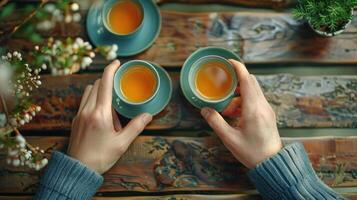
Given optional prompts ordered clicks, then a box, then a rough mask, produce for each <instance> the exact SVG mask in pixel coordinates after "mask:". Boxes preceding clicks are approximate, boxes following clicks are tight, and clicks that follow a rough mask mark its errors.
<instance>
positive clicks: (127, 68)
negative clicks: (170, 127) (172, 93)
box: [114, 60, 160, 106]
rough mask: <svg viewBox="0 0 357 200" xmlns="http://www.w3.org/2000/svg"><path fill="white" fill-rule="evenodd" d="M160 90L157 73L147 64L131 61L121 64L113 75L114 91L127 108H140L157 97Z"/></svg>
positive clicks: (140, 61) (152, 66)
mask: <svg viewBox="0 0 357 200" xmlns="http://www.w3.org/2000/svg"><path fill="white" fill-rule="evenodd" d="M159 88H160V78H159V74H158V71H157V70H156V68H155V67H154V65H152V64H151V63H149V62H146V61H143V60H132V61H129V62H127V63H125V64H123V65H122V66H121V67H120V68H119V69H118V70H117V71H116V73H115V75H114V91H115V94H116V96H117V97H118V98H119V99H120V101H122V102H124V103H125V104H127V105H129V106H142V105H145V104H147V103H149V102H150V101H152V100H153V98H154V97H155V96H156V95H157V93H158V90H159Z"/></svg>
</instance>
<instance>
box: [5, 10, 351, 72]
mask: <svg viewBox="0 0 357 200" xmlns="http://www.w3.org/2000/svg"><path fill="white" fill-rule="evenodd" d="M161 13H162V18H163V20H162V30H161V33H160V36H159V37H158V39H157V40H156V42H155V43H154V45H153V46H152V47H151V48H150V49H148V50H147V51H145V52H144V53H142V54H140V55H138V56H135V57H133V58H138V59H144V60H149V61H153V62H156V63H159V64H160V65H162V66H165V67H180V66H182V64H183V62H184V61H185V60H186V58H187V57H188V56H189V55H190V54H191V53H192V52H194V51H195V50H197V49H198V48H200V47H206V46H219V47H224V48H227V49H230V50H232V51H234V52H236V53H237V54H239V55H241V57H242V58H243V60H244V61H245V63H248V64H263V63H280V64H282V63H329V64H332V63H338V64H356V63H357V51H356V49H357V48H356V45H355V44H356V43H357V39H356V38H357V37H356V30H357V18H354V19H353V21H352V23H351V24H350V26H349V27H348V29H347V30H346V31H345V32H344V33H342V34H341V35H338V36H335V37H332V38H326V37H321V36H318V35H317V34H315V33H314V32H313V31H312V30H311V29H310V28H309V27H308V26H306V25H304V24H302V23H301V22H297V21H295V20H294V19H293V18H292V16H291V14H288V13H281V12H279V13H278V12H259V11H257V12H246V11H244V12H236V13H216V12H210V13H179V12H170V11H162V12H161ZM44 35H46V36H53V37H67V36H72V37H75V36H81V37H84V38H86V37H87V34H86V30H85V29H84V26H82V25H80V24H75V23H72V24H68V25H64V26H58V27H56V28H55V29H54V30H53V31H51V32H49V33H44ZM4 45H5V46H7V47H9V48H10V49H18V48H21V47H24V48H25V50H31V47H32V44H31V43H30V42H29V41H25V40H21V39H12V40H9V41H8V42H7V43H5V44H4ZM119 46H120V44H119ZM119 49H120V47H119ZM163 55H164V56H163ZM126 59H128V58H126ZM126 59H123V60H126ZM106 63H107V61H105V60H104V59H103V58H98V59H96V60H95V63H94V65H92V69H93V68H94V69H96V68H98V67H99V68H101V67H103V66H104V65H105V64H106Z"/></svg>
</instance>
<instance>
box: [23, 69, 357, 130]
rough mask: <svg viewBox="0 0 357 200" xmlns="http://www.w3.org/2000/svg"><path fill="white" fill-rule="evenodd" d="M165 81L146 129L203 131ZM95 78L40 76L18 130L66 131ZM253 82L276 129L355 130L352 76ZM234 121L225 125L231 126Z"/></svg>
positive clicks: (356, 80)
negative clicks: (163, 96) (168, 94)
mask: <svg viewBox="0 0 357 200" xmlns="http://www.w3.org/2000/svg"><path fill="white" fill-rule="evenodd" d="M170 75H171V78H172V80H173V83H174V84H173V85H174V86H173V87H174V91H173V97H172V99H171V102H170V103H169V105H168V106H167V108H166V109H165V110H164V111H163V112H161V113H160V114H159V115H157V116H156V117H155V119H154V121H153V122H152V123H151V124H150V125H149V126H148V127H147V129H151V130H159V129H180V130H182V129H196V130H200V129H202V128H207V125H206V123H205V121H204V120H203V119H202V117H201V116H200V113H199V110H198V109H196V108H194V107H193V106H192V105H191V104H189V103H188V102H187V101H186V99H185V98H184V97H183V95H182V93H181V89H180V87H179V82H178V81H179V73H177V72H170ZM99 77H100V74H79V75H70V76H62V77H53V76H43V86H42V87H41V88H40V89H39V90H38V91H37V93H36V94H34V97H35V99H36V102H37V103H38V104H39V105H41V106H42V110H41V112H40V113H39V114H38V115H37V116H36V117H35V118H34V119H33V120H32V121H31V122H30V123H29V124H27V125H25V126H24V127H23V128H22V129H23V130H51V129H57V130H58V129H70V126H71V121H72V119H73V117H74V116H75V115H76V112H77V110H78V107H79V103H80V100H81V95H82V92H83V90H84V88H85V86H86V85H88V84H91V83H94V81H95V79H97V78H99ZM257 79H258V81H259V82H260V84H261V87H262V88H263V91H264V94H265V95H266V97H267V99H268V101H269V102H270V103H271V105H272V107H273V109H274V110H275V112H276V114H277V119H278V126H279V127H280V128H295V127H299V128H301V127H310V128H311V127H339V128H341V127H344V128H354V127H357V77H356V76H326V77H324V76H320V77H319V76H315V77H309V76H306V77H298V76H292V75H287V74H285V75H283V74H281V75H268V76H257ZM238 120H239V119H229V121H230V123H231V124H232V125H234V124H236V123H237V122H238ZM124 121H125V120H124Z"/></svg>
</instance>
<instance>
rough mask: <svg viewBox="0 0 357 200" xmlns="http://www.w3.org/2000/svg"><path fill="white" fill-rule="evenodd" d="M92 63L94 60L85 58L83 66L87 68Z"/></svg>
mask: <svg viewBox="0 0 357 200" xmlns="http://www.w3.org/2000/svg"><path fill="white" fill-rule="evenodd" d="M91 63H92V59H91V58H90V57H83V59H82V63H81V66H82V67H87V66H89V65H90V64H91Z"/></svg>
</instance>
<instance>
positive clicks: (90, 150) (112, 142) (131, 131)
mask: <svg viewBox="0 0 357 200" xmlns="http://www.w3.org/2000/svg"><path fill="white" fill-rule="evenodd" d="M119 66H120V62H119V61H118V60H115V61H113V62H112V63H111V64H109V65H108V66H107V67H106V68H105V70H104V73H103V77H102V79H98V80H96V81H95V83H94V85H93V86H92V85H89V86H87V87H86V89H85V91H84V94H83V96H82V100H81V104H80V107H79V111H78V113H77V116H76V117H75V118H74V120H73V123H72V132H71V137H70V142H69V147H68V154H69V155H70V156H72V157H73V158H75V159H77V160H79V161H80V162H82V163H83V164H85V165H86V166H88V167H89V168H91V169H93V170H95V171H97V172H98V173H100V174H102V173H104V172H106V171H107V170H109V169H110V168H111V167H112V166H113V165H114V164H115V163H116V162H117V160H118V159H119V158H120V157H121V156H122V155H123V154H124V152H125V151H126V150H127V149H128V147H129V145H130V144H131V143H132V142H133V140H134V139H135V138H136V137H137V136H138V135H139V134H140V133H141V132H142V131H143V130H144V128H145V126H146V125H147V124H148V123H149V122H150V121H151V120H152V116H151V115H150V114H148V113H143V114H141V115H139V116H137V117H136V118H134V119H133V120H131V121H130V122H129V124H128V125H127V126H126V127H125V128H122V127H121V124H120V121H119V118H118V115H117V113H116V112H115V111H114V110H113V108H112V90H113V79H114V74H115V71H116V70H117V69H118V68H119Z"/></svg>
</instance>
